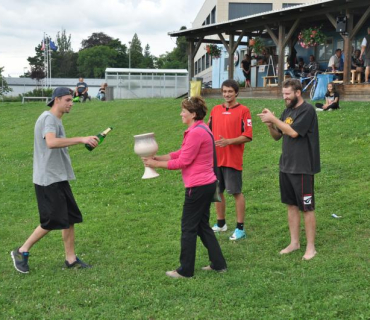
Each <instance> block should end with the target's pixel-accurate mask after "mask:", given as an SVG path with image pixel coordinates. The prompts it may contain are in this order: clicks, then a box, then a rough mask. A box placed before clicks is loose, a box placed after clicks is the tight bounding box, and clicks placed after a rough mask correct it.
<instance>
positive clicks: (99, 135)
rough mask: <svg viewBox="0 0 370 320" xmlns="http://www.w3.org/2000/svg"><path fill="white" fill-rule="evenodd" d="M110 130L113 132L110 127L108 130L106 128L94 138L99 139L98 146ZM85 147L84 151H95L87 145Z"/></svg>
mask: <svg viewBox="0 0 370 320" xmlns="http://www.w3.org/2000/svg"><path fill="white" fill-rule="evenodd" d="M111 130H113V128H112V127H109V128H107V129H105V130H104V131H103V132H101V133H99V134H97V135H96V136H97V137H98V138H99V142H98V145H99V144H101V143H102V142H103V141H104V139H105V137H106V136H107V134H108V133H109V132H110V131H111ZM85 147H86V149H87V150H89V151H93V150H94V149H95V148H93V147H92V146H90V145H89V144H85Z"/></svg>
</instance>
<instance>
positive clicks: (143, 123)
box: [0, 99, 370, 319]
mask: <svg viewBox="0 0 370 320" xmlns="http://www.w3.org/2000/svg"><path fill="white" fill-rule="evenodd" d="M219 102H221V100H220V99H218V100H217V99H209V100H207V103H208V105H209V106H212V105H215V104H216V103H219ZM240 102H242V103H244V104H246V105H247V106H249V107H250V109H251V112H252V118H253V121H254V122H253V125H254V139H253V142H251V143H248V144H247V145H246V151H245V156H244V171H243V177H244V179H243V182H244V185H243V192H244V194H245V196H246V199H247V212H246V231H247V234H248V237H247V240H242V241H240V242H237V243H233V242H230V241H229V240H228V237H229V235H230V233H231V232H232V231H230V232H227V233H223V234H221V235H219V241H220V244H221V247H222V250H223V252H224V255H225V257H226V259H227V263H228V267H229V270H228V272H227V273H224V274H216V273H207V272H202V271H201V270H200V268H201V267H202V266H205V265H207V264H208V259H207V252H206V250H205V249H204V248H203V247H202V245H201V243H200V242H198V244H199V245H198V249H197V260H196V273H195V276H194V278H192V279H181V280H175V279H170V278H167V277H166V276H165V271H167V270H171V269H174V268H176V267H178V258H179V237H180V216H181V210H182V203H183V196H184V187H183V184H182V180H181V174H180V172H177V171H171V172H170V171H165V170H158V171H159V173H160V177H158V178H156V179H152V180H141V176H142V174H143V170H144V169H143V165H142V163H141V161H140V159H139V158H138V156H137V155H136V154H135V153H134V152H133V147H134V139H133V136H134V135H136V134H142V133H147V132H155V134H156V139H157V142H158V145H159V154H164V153H167V152H169V151H173V150H176V149H178V148H179V147H180V144H181V141H182V136H183V131H184V130H185V129H186V128H185V127H184V125H183V124H182V123H181V118H180V116H179V113H180V101H179V100H173V99H147V100H129V101H113V102H105V103H104V102H97V101H93V102H90V103H86V104H76V105H75V106H74V107H73V109H72V111H71V113H70V114H69V115H65V116H64V118H63V122H64V126H65V129H66V132H67V135H68V136H69V137H72V136H80V135H91V134H97V133H98V132H100V131H102V130H103V129H105V128H107V127H108V126H112V127H114V130H113V131H112V132H111V133H110V135H109V136H108V137H107V139H106V140H105V142H104V143H103V144H102V145H101V146H99V147H98V148H97V149H96V150H94V151H92V152H88V151H87V150H86V149H85V147H84V146H82V145H78V146H74V147H71V148H70V155H71V158H72V164H73V167H74V169H75V173H76V176H77V180H76V181H73V182H72V183H71V185H72V188H73V191H74V194H75V197H76V199H77V202H78V204H79V206H80V208H81V211H82V212H83V215H84V223H83V224H81V225H78V226H76V236H77V239H76V251H77V253H78V255H79V256H80V257H81V258H82V259H83V260H85V261H86V262H88V263H91V264H93V265H94V267H93V268H92V269H89V270H66V269H64V250H63V244H62V241H61V234H60V232H59V231H56V232H53V233H51V234H49V235H48V236H47V237H46V238H45V239H43V240H42V241H41V242H39V243H38V244H36V246H35V247H34V248H33V249H32V251H31V256H30V268H31V271H30V273H29V274H28V275H23V274H19V273H18V272H16V271H15V270H14V268H13V265H12V261H11V258H10V255H9V252H10V251H11V250H12V249H13V248H14V247H16V246H19V245H21V244H22V242H24V241H25V239H26V238H27V237H28V236H29V235H30V233H31V232H32V231H33V229H34V228H35V227H36V226H37V225H38V213H37V205H36V200H35V195H34V188H33V184H32V152H33V128H34V124H35V121H36V119H37V117H38V116H39V115H40V114H41V112H42V111H43V110H45V109H46V108H45V105H44V104H43V103H42V102H40V103H28V104H25V105H21V104H18V103H8V104H6V103H2V104H1V103H0V121H1V126H0V136H1V139H0V148H1V152H0V165H1V169H0V193H1V201H0V219H1V227H0V249H1V250H0V319H369V318H370V291H369V282H370V273H369V271H370V256H369V247H370V231H369V230H370V229H369V208H370V197H369V192H370V183H369V167H370V160H369V159H370V157H369V146H370V126H369V124H370V121H369V111H370V108H369V106H368V103H366V102H341V107H342V108H341V110H339V111H335V112H321V113H319V114H318V117H319V125H320V142H321V161H322V171H321V173H320V174H318V175H317V176H316V181H315V182H316V202H317V210H316V215H317V251H318V254H317V256H316V257H315V259H313V260H311V261H302V260H301V257H302V255H303V254H304V247H305V237H304V233H302V236H301V247H302V249H301V250H299V251H296V252H294V253H292V254H290V255H285V256H280V255H279V254H278V252H279V251H280V250H281V249H282V248H283V247H284V246H286V245H287V244H288V242H289V233H288V225H287V219H286V208H285V206H284V205H283V204H281V203H280V194H279V187H278V161H279V156H280V152H281V142H275V141H273V139H272V138H270V136H269V134H268V131H267V129H266V127H265V125H264V124H262V123H261V122H260V120H259V118H258V117H257V116H256V114H257V113H259V112H260V111H261V110H262V109H263V108H264V107H268V108H270V109H272V110H273V111H274V112H275V113H276V114H280V113H281V112H282V110H283V108H284V104H283V102H282V100H256V99H253V100H248V99H245V100H240ZM227 200H228V204H229V207H228V210H227V217H228V220H227V221H228V224H229V225H230V227H231V228H230V229H232V228H233V227H234V221H235V210H234V202H233V200H232V199H231V198H230V197H228V198H227ZM333 213H335V214H337V215H338V216H342V218H341V219H335V218H333V217H332V216H331V215H332V214H333ZM215 220H216V219H215V213H214V209H212V219H211V223H214V222H215ZM302 231H303V224H302Z"/></svg>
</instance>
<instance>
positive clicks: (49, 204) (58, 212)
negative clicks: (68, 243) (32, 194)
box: [35, 181, 82, 230]
mask: <svg viewBox="0 0 370 320" xmlns="http://www.w3.org/2000/svg"><path fill="white" fill-rule="evenodd" d="M35 191H36V198H37V204H38V207H39V214H40V224H41V228H43V229H45V230H60V229H68V228H69V227H70V226H71V225H73V224H75V223H80V222H82V215H81V211H80V209H79V208H78V206H77V203H76V201H75V199H74V197H73V194H72V190H71V187H70V185H69V183H68V181H61V182H56V183H52V184H51V185H48V186H45V187H44V186H39V185H37V184H35Z"/></svg>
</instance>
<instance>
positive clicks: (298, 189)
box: [280, 172, 315, 211]
mask: <svg viewBox="0 0 370 320" xmlns="http://www.w3.org/2000/svg"><path fill="white" fill-rule="evenodd" d="M280 193H281V202H282V203H285V204H289V205H294V206H297V207H298V208H299V210H300V211H314V210H315V195H314V176H313V175H309V174H290V173H284V172H280Z"/></svg>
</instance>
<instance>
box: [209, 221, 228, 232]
mask: <svg viewBox="0 0 370 320" xmlns="http://www.w3.org/2000/svg"><path fill="white" fill-rule="evenodd" d="M212 230H213V232H224V231H227V224H226V223H225V225H224V226H223V227H221V228H220V227H219V226H218V225H217V223H216V224H215V225H214V226H213V227H212Z"/></svg>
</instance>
